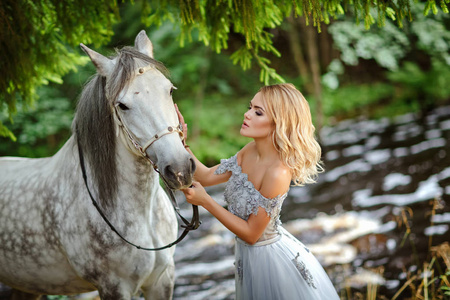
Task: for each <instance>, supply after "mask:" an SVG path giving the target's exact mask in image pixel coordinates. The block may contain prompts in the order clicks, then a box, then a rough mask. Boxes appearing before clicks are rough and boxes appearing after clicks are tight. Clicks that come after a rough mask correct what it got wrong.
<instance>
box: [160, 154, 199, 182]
mask: <svg viewBox="0 0 450 300" xmlns="http://www.w3.org/2000/svg"><path fill="white" fill-rule="evenodd" d="M195 168H196V166H195V162H194V159H193V158H192V157H189V159H188V160H186V161H184V163H182V164H179V165H172V164H170V165H168V166H166V167H165V168H164V169H163V176H164V178H165V179H166V182H167V184H168V185H169V187H170V188H171V189H181V188H187V187H189V186H190V185H191V184H192V180H193V177H194V172H195Z"/></svg>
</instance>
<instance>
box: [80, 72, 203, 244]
mask: <svg viewBox="0 0 450 300" xmlns="http://www.w3.org/2000/svg"><path fill="white" fill-rule="evenodd" d="M139 73H141V74H142V72H141V69H139ZM114 119H115V121H116V122H117V123H118V125H119V126H120V127H122V129H123V130H124V132H125V133H126V135H127V137H128V139H129V141H130V142H131V143H132V144H133V145H134V147H135V148H136V150H137V151H138V152H139V153H140V154H141V155H142V156H143V157H144V158H146V159H147V160H148V161H149V162H150V163H151V164H152V166H153V169H154V170H155V171H156V172H157V173H158V174H159V176H160V178H161V179H162V181H163V182H164V185H165V187H166V188H165V190H166V192H167V193H168V196H169V198H170V200H171V202H172V206H173V208H174V210H175V212H176V213H177V215H178V216H179V217H180V219H181V220H182V221H183V223H184V225H181V227H182V228H184V231H183V232H182V233H181V234H180V236H179V237H178V238H177V239H176V240H175V241H173V242H172V243H170V244H167V245H165V246H162V247H157V248H146V247H142V246H139V245H136V244H134V243H132V242H130V241H129V240H127V239H126V238H125V237H124V236H123V235H122V234H120V233H119V231H118V230H117V229H116V228H115V227H114V225H113V224H112V223H111V222H110V221H109V220H108V218H107V217H106V215H105V214H104V213H103V211H102V209H101V207H100V205H99V204H98V202H97V201H96V200H95V198H94V196H93V195H92V193H91V190H90V189H89V185H88V183H87V175H86V167H85V164H84V156H83V150H82V149H81V146H80V143H79V142H78V141H77V145H78V154H79V157H80V166H81V171H82V175H83V180H84V183H85V185H86V189H87V191H88V193H89V197H90V198H91V200H92V204H93V205H94V206H95V208H96V209H97V211H98V212H99V214H100V215H101V217H102V218H103V220H104V221H105V222H106V224H108V226H109V227H110V228H111V230H112V231H114V232H115V233H116V234H117V235H118V236H119V237H120V238H121V239H122V240H123V241H124V242H126V243H128V244H130V245H131V246H134V247H136V248H137V249H140V250H146V251H159V250H163V249H167V248H170V247H172V246H174V245H176V244H178V243H179V242H181V241H182V240H183V239H184V238H185V236H186V235H187V234H188V233H189V231H191V230H195V229H197V228H198V227H199V226H200V224H201V222H200V216H199V213H198V206H197V205H192V219H191V221H190V222H189V221H188V220H186V219H185V218H184V217H183V216H182V215H181V214H180V208H179V207H178V203H177V201H176V199H175V196H174V194H173V191H172V189H171V188H170V187H169V186H168V184H167V181H166V179H165V178H164V176H163V175H162V174H161V172H160V171H159V169H158V167H157V166H156V164H155V163H153V161H152V160H151V159H150V157H149V156H148V155H147V153H146V150H147V148H149V147H150V146H151V145H152V144H153V143H154V142H156V141H157V140H158V139H160V138H161V137H163V136H165V135H167V134H171V133H176V132H177V133H178V134H179V135H180V137H181V138H183V131H182V127H181V124H179V125H178V126H176V127H173V126H169V127H167V128H166V129H164V130H162V131H161V132H159V133H157V134H155V135H154V136H153V137H152V138H151V139H150V141H148V142H147V143H146V144H145V146H144V147H142V146H141V145H140V144H139V142H137V141H136V139H135V138H134V137H133V135H132V134H131V132H130V131H129V130H128V128H127V127H126V126H125V123H124V122H123V121H122V119H121V117H120V114H119V112H118V111H117V106H114Z"/></svg>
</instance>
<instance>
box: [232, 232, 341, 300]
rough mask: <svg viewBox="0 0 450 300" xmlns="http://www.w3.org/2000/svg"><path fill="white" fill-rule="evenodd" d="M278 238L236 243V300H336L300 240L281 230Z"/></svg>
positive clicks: (320, 271)
mask: <svg viewBox="0 0 450 300" xmlns="http://www.w3.org/2000/svg"><path fill="white" fill-rule="evenodd" d="M280 232H281V235H279V236H278V237H276V238H274V239H271V240H267V241H263V242H258V243H256V244H255V245H248V244H246V243H245V242H243V241H242V240H240V239H237V243H236V250H235V251H236V253H235V255H236V261H235V265H236V268H235V270H236V271H235V272H236V274H235V275H236V299H237V300H264V299H267V300H269V299H270V300H284V299H285V300H294V299H300V300H320V299H333V300H334V299H339V296H338V295H337V293H336V289H335V288H334V286H333V284H332V283H331V281H330V279H329V277H328V275H327V273H326V272H325V271H324V269H323V268H322V266H321V265H320V263H319V262H318V261H317V259H316V258H315V257H314V255H313V254H312V253H311V252H310V251H309V249H308V248H307V247H305V246H304V245H303V244H302V243H301V242H300V241H299V240H297V239H296V238H295V237H293V236H292V235H291V234H290V233H288V232H287V231H286V230H285V229H284V228H282V227H281V226H280Z"/></svg>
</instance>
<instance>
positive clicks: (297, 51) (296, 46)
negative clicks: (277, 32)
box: [287, 16, 314, 94]
mask: <svg viewBox="0 0 450 300" xmlns="http://www.w3.org/2000/svg"><path fill="white" fill-rule="evenodd" d="M288 22H289V29H288V30H287V32H288V35H289V47H290V48H291V52H292V56H293V58H294V62H295V66H296V68H297V71H298V74H299V75H300V78H301V79H302V82H303V83H304V86H305V92H306V93H307V94H312V93H313V92H314V88H313V86H312V85H311V80H310V70H309V67H308V65H307V63H306V62H305V58H304V53H303V47H302V43H301V42H300V32H299V31H298V29H297V19H294V18H293V17H292V16H291V17H289V18H288Z"/></svg>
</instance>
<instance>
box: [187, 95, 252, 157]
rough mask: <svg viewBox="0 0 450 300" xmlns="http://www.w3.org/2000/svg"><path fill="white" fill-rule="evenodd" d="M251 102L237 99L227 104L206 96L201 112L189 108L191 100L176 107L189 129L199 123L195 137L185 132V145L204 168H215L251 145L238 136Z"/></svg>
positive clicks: (217, 97)
mask: <svg viewBox="0 0 450 300" xmlns="http://www.w3.org/2000/svg"><path fill="white" fill-rule="evenodd" d="M250 100H251V99H248V98H238V99H234V100H233V101H228V102H227V101H223V99H222V96H220V95H219V94H215V95H209V96H208V101H205V103H204V104H203V107H202V110H201V111H197V110H196V109H195V107H194V106H192V105H190V103H192V102H193V100H192V99H186V101H183V102H180V103H179V107H180V110H181V111H182V112H183V115H184V117H185V120H186V122H187V124H188V126H189V129H191V127H190V126H191V124H192V123H193V122H194V119H199V121H200V128H201V132H200V135H199V136H198V137H196V138H195V137H192V136H191V135H192V132H191V131H189V132H188V143H189V145H191V148H192V151H193V152H194V153H195V155H196V157H197V158H198V159H199V160H200V161H202V162H203V163H205V164H207V165H214V164H217V163H218V162H219V160H220V159H221V158H228V157H230V156H231V155H233V154H235V153H236V152H238V151H239V150H240V149H241V148H242V147H243V146H244V145H245V144H247V143H248V142H250V140H249V139H248V138H245V137H243V136H241V135H240V134H239V130H240V128H241V125H242V121H243V118H244V113H245V111H246V110H247V106H248V103H249V101H250Z"/></svg>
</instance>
